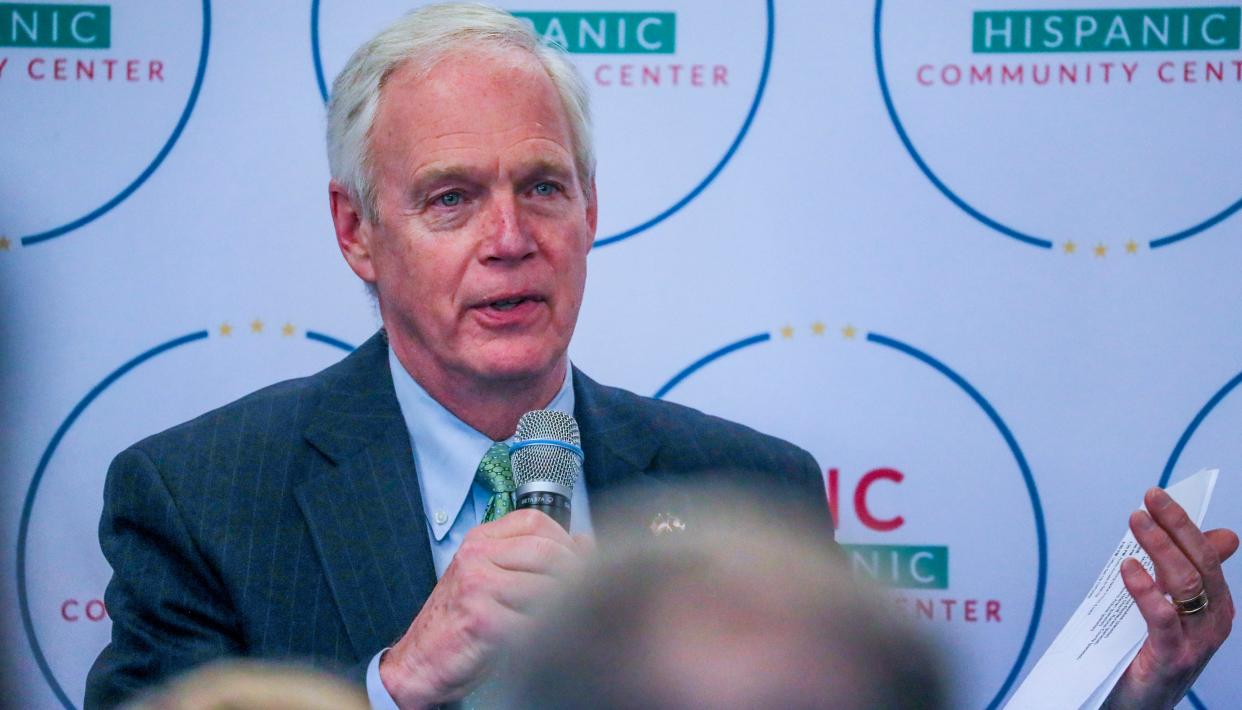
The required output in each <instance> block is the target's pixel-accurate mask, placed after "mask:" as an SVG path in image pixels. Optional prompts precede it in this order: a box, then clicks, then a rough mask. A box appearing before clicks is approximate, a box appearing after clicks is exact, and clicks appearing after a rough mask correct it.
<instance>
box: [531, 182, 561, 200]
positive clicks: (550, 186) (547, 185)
mask: <svg viewBox="0 0 1242 710" xmlns="http://www.w3.org/2000/svg"><path fill="white" fill-rule="evenodd" d="M559 189H560V188H558V187H557V186H556V184H555V183H551V182H541V183H539V184H538V185H535V190H534V192H535V194H536V195H539V196H540V197H548V196H550V195H554V194H556V191H557V190H559Z"/></svg>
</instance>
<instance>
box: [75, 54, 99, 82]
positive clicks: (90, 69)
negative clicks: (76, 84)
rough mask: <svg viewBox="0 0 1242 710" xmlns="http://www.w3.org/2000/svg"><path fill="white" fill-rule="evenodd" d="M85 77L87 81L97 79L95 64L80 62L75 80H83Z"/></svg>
mask: <svg viewBox="0 0 1242 710" xmlns="http://www.w3.org/2000/svg"><path fill="white" fill-rule="evenodd" d="M83 76H85V77H86V78H87V79H94V78H95V62H93V61H90V62H86V61H82V60H81V59H79V60H78V64H77V71H75V72H74V74H73V78H74V79H78V80H81V79H82V77H83Z"/></svg>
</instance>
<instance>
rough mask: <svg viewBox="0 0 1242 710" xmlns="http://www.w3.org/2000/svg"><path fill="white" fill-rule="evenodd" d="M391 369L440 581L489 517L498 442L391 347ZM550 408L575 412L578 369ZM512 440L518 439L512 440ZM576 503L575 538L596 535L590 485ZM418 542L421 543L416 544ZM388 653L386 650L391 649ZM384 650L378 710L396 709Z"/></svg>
mask: <svg viewBox="0 0 1242 710" xmlns="http://www.w3.org/2000/svg"><path fill="white" fill-rule="evenodd" d="M388 368H389V369H390V370H391V371H392V383H393V387H394V388H396V391H397V404H398V405H400V407H401V416H402V417H404V418H405V426H406V429H408V430H409V432H410V448H411V449H413V451H414V469H415V470H416V471H417V472H418V487H419V491H420V492H421V493H422V496H423V512H424V513H425V514H426V517H427V537H428V539H429V540H430V543H431V557H432V560H433V561H434V563H435V567H436V578H437V579H438V578H440V577H442V576H444V571H445V570H446V569H448V566H449V563H450V562H452V561H453V555H455V554H457V548H459V547H461V542H462V539H463V538H464V537H465V536H466V533H467V532H468V531H469V530H470V529H471V528H473V527H474V526H475V525H477V524H478V523H479V521H480V520H482V519H483V515H484V513H485V511H486V510H487V500H488V498H489V497H490V496H491V494H490V493H488V492H487V490H486V489H484V488H483V487H482V486H479V485H476V484H475V482H474V472H475V469H477V468H478V466H479V462H480V461H481V460H483V454H485V453H487V450H488V449H489V448H491V446H492V444H493V443H495V442H493V441H492V440H491V439H490V438H488V436H487V435H486V434H483V433H481V432H479V431H477V430H475V429H474V428H473V427H471V426H470V425H469V424H466V423H465V422H463V421H462V420H460V419H458V418H457V416H456V415H454V414H453V413H452V412H450V411H448V410H447V409H445V408H444V407H443V406H442V405H441V404H440V403H439V402H437V401H435V400H434V399H432V398H431V395H429V394H427V390H425V389H423V388H422V386H421V385H419V384H418V383H417V382H415V381H414V378H413V377H411V376H410V373H408V372H406V370H405V367H404V366H403V365H402V364H401V361H400V360H398V359H397V356H396V354H395V353H394V352H393V351H392V348H391V347H390V348H389V349H388ZM544 409H553V410H556V411H558V412H563V413H565V414H569V415H570V416H572V415H573V413H574V388H573V376H572V368H565V382H564V384H562V385H561V389H560V391H559V392H557V393H556V396H555V397H553V398H552V401H551V402H550V403H548V405H547V406H546V407H544ZM506 441H512V437H510V438H509V439H507V440H506ZM570 505H571V507H572V510H573V515H572V516H571V518H570V524H569V531H570V532H571V533H574V534H578V533H585V534H589V533H590V532H591V511H590V508H589V507H588V504H587V494H586V486H585V485H583V484H582V482H581V481H579V485H576V486H574V492H573V496H572V498H571V502H570ZM415 544H417V541H416V542H415ZM387 650H388V649H384V651H387ZM384 651H380V652H379V653H377V654H375V657H374V658H372V659H371V663H370V665H369V666H368V667H367V695H368V696H369V698H370V701H371V707H372V708H376V709H377V710H378V709H380V708H383V709H385V710H389V709H392V708H396V703H394V702H393V699H392V696H390V695H389V694H388V689H387V688H385V687H384V683H383V681H382V680H380V674H379V661H380V657H381V656H382V655H384Z"/></svg>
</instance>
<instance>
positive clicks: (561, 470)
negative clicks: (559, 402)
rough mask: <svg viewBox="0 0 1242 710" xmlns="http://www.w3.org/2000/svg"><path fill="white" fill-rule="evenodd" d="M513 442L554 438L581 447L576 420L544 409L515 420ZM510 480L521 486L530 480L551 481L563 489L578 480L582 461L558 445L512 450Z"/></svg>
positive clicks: (538, 445)
mask: <svg viewBox="0 0 1242 710" xmlns="http://www.w3.org/2000/svg"><path fill="white" fill-rule="evenodd" d="M516 438H517V441H519V442H521V441H530V440H531V439H554V440H556V441H563V442H565V443H567V444H573V445H574V446H581V445H582V444H581V439H580V437H579V435H578V422H577V421H575V420H574V418H573V417H571V416H569V415H568V414H562V413H561V412H554V411H551V410H548V409H536V410H535V411H533V412H527V413H525V414H523V415H522V418H521V419H520V420H518V425H517V435H516ZM511 464H512V468H513V482H514V483H515V484H516V485H519V486H521V485H522V484H524V483H531V482H533V481H551V482H552V483H557V484H560V485H562V486H565V487H567V488H573V487H574V484H575V483H577V482H578V475H579V474H580V473H581V471H582V464H581V463H580V462H579V461H578V457H577V456H574V455H573V453H572V452H570V451H566V450H565V449H562V448H560V447H559V446H548V445H546V444H533V445H531V446H525V447H523V448H521V449H518V450H517V451H515V452H513V458H512V460H511Z"/></svg>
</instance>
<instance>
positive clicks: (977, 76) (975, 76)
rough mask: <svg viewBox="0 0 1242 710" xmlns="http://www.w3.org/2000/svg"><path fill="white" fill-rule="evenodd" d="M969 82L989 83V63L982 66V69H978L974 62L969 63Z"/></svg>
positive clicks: (990, 72)
mask: <svg viewBox="0 0 1242 710" xmlns="http://www.w3.org/2000/svg"><path fill="white" fill-rule="evenodd" d="M970 83H972V84H991V83H992V66H991V65H990V64H989V65H988V66H986V67H984V68H983V71H979V67H977V66H975V65H974V64H971V65H970Z"/></svg>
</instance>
